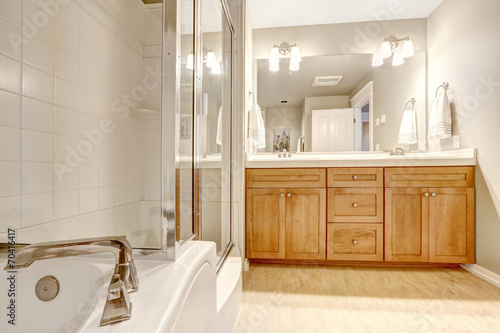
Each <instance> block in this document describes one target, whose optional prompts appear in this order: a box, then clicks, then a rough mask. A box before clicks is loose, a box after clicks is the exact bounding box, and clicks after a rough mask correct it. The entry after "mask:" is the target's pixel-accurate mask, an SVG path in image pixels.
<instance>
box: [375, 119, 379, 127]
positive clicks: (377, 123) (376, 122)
mask: <svg viewBox="0 0 500 333" xmlns="http://www.w3.org/2000/svg"><path fill="white" fill-rule="evenodd" d="M379 125H380V118H378V117H377V118H375V126H379Z"/></svg>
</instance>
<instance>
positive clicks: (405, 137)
mask: <svg viewBox="0 0 500 333" xmlns="http://www.w3.org/2000/svg"><path fill="white" fill-rule="evenodd" d="M417 142H418V137H417V118H416V115H415V110H414V109H413V107H412V108H410V109H408V110H405V112H404V113H403V120H401V127H400V128H399V138H398V143H400V144H404V145H413V144H416V143H417Z"/></svg>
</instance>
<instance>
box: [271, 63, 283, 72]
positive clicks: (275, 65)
mask: <svg viewBox="0 0 500 333" xmlns="http://www.w3.org/2000/svg"><path fill="white" fill-rule="evenodd" d="M269 70H270V71H271V72H277V71H279V70H280V64H279V63H278V62H275V63H270V64H269Z"/></svg>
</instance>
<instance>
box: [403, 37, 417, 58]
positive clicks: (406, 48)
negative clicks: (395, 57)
mask: <svg viewBox="0 0 500 333" xmlns="http://www.w3.org/2000/svg"><path fill="white" fill-rule="evenodd" d="M414 54H415V49H414V48H413V41H412V40H411V39H409V40H407V41H406V42H404V43H403V57H404V58H409V57H412V56H413V55H414Z"/></svg>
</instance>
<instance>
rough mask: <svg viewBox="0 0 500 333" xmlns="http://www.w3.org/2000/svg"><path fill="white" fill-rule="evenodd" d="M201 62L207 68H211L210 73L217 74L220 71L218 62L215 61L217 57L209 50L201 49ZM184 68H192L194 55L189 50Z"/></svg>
mask: <svg viewBox="0 0 500 333" xmlns="http://www.w3.org/2000/svg"><path fill="white" fill-rule="evenodd" d="M203 62H204V63H205V65H206V66H207V67H208V68H211V69H212V70H211V73H212V74H215V75H219V74H220V73H221V67H220V63H219V62H218V61H217V57H216V56H215V52H213V51H212V50H211V49H210V50H206V49H205V50H204V51H203ZM186 68H188V69H194V56H193V53H192V52H191V53H190V54H188V56H187V61H186Z"/></svg>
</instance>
